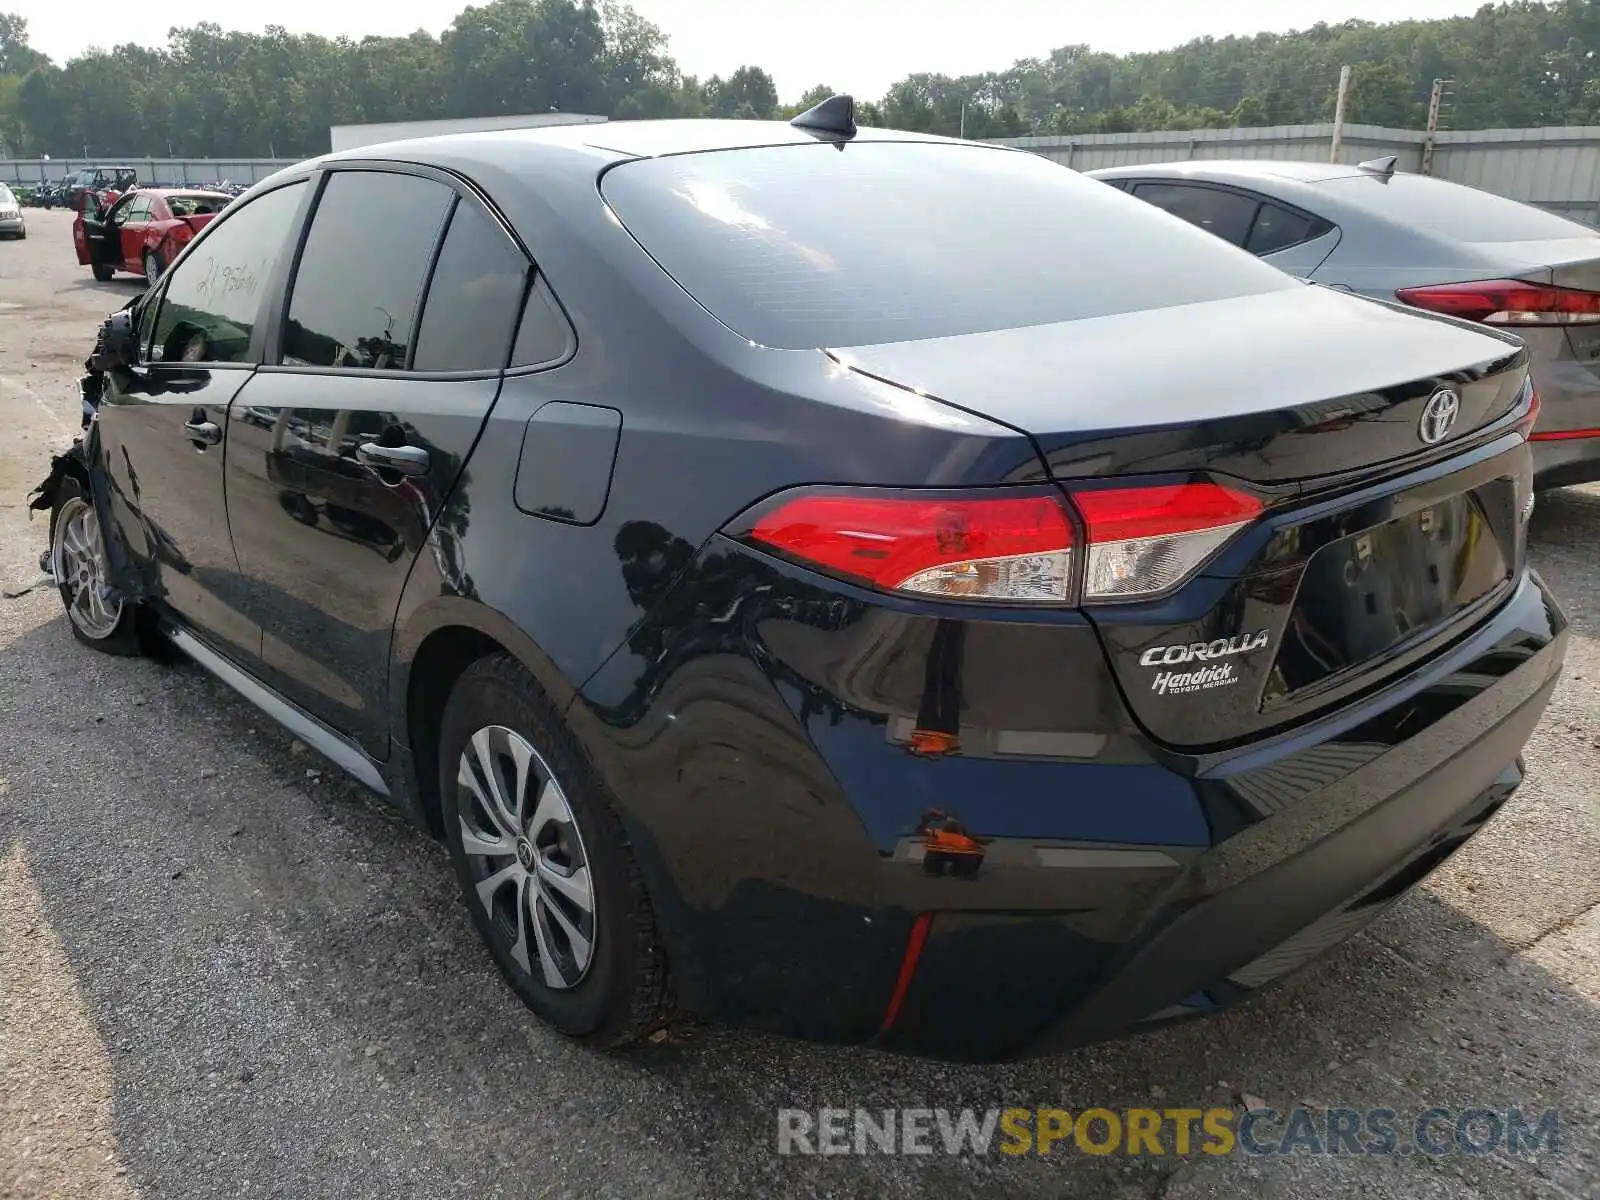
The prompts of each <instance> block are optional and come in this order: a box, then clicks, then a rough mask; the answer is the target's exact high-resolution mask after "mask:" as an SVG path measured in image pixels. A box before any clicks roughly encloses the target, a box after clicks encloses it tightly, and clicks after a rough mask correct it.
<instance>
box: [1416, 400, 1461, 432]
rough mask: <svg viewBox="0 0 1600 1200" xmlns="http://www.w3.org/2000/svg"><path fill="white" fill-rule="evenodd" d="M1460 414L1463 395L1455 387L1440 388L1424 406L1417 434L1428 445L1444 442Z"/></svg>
mask: <svg viewBox="0 0 1600 1200" xmlns="http://www.w3.org/2000/svg"><path fill="white" fill-rule="evenodd" d="M1460 415H1461V397H1460V396H1459V395H1457V394H1456V391H1455V389H1454V388H1440V389H1439V390H1438V391H1437V392H1435V393H1434V394H1433V395H1431V396H1429V397H1428V403H1427V404H1425V405H1423V407H1422V419H1421V420H1420V421H1418V422H1417V436H1418V437H1420V438H1421V439H1422V441H1423V444H1424V445H1427V446H1432V445H1434V444H1435V443H1437V442H1442V441H1444V439H1445V437H1446V435H1448V434H1449V432H1450V430H1451V428H1452V427H1453V426H1454V425H1455V423H1456V417H1458V416H1460Z"/></svg>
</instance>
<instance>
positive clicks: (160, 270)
mask: <svg viewBox="0 0 1600 1200" xmlns="http://www.w3.org/2000/svg"><path fill="white" fill-rule="evenodd" d="M166 270H167V264H166V260H165V259H163V258H162V257H161V252H160V251H159V250H146V251H145V252H144V279H145V283H147V284H149V285H151V286H152V287H153V286H154V285H155V284H157V283H159V282H160V281H161V276H162V275H164V274H166Z"/></svg>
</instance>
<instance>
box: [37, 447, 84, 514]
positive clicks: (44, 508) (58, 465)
mask: <svg viewBox="0 0 1600 1200" xmlns="http://www.w3.org/2000/svg"><path fill="white" fill-rule="evenodd" d="M68 477H71V478H73V479H76V480H78V482H79V483H81V484H83V487H84V490H85V491H87V492H90V493H91V494H93V490H94V489H93V488H92V487H91V486H90V484H89V457H88V455H87V454H86V453H85V452H84V448H83V439H82V438H75V439H73V442H72V448H71V449H70V450H63V451H62V452H61V453H60V454H57V455H56V456H55V457H54V458H52V459H51V460H50V474H49V475H47V476H45V479H44V482H43V483H41V484H39V485H38V486H37V487H35V488H34V489H33V491H31V492H29V493H28V509H29V511H30V512H49V511H50V510H51V509H53V508H55V506H56V495H57V492H58V491H59V489H60V487H61V481H62V480H64V479H67V478H68Z"/></svg>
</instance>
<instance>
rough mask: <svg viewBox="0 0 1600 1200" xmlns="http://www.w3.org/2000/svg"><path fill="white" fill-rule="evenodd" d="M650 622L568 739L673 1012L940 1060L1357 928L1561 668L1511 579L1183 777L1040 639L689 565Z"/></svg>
mask: <svg viewBox="0 0 1600 1200" xmlns="http://www.w3.org/2000/svg"><path fill="white" fill-rule="evenodd" d="M708 576H715V578H714V579H712V578H708ZM708 592H713V593H717V594H720V595H722V596H737V597H740V599H739V600H738V601H737V602H735V603H733V604H732V605H731V607H730V606H729V605H728V604H726V603H722V604H719V605H716V606H713V605H710V604H707V603H706V602H705V600H704V596H705V595H706V594H707V593H708ZM697 595H698V596H699V597H700V599H698V600H691V599H690V597H694V596H697ZM674 596H677V597H681V598H682V599H683V603H682V604H681V605H674V604H673V603H672V602H671V600H672V597H669V602H668V603H666V604H664V605H663V607H662V609H661V610H660V611H659V612H658V613H657V614H656V615H655V616H654V617H653V618H652V620H651V621H649V622H647V623H646V625H645V626H644V627H642V628H641V629H640V630H639V631H637V632H636V634H635V635H634V637H633V639H631V641H630V646H629V649H628V651H626V652H623V653H620V654H619V655H618V656H617V657H616V658H615V659H613V660H612V662H610V663H608V664H607V666H606V667H605V668H603V669H602V670H601V672H600V673H599V674H598V675H597V676H596V677H595V679H593V680H591V681H590V683H589V684H588V685H587V686H586V687H585V689H584V691H583V695H582V697H581V698H580V700H579V701H578V702H577V703H576V704H575V705H574V707H573V710H572V718H573V720H572V726H573V728H574V731H575V732H576V733H577V734H578V736H579V737H580V738H581V739H582V740H583V741H584V743H585V744H586V746H587V747H588V749H589V751H590V753H591V756H592V758H593V760H594V761H595V762H596V764H597V766H598V767H599V768H600V770H601V772H602V774H603V775H604V776H605V777H606V779H607V782H608V783H609V784H610V786H611V788H612V790H613V792H614V793H615V794H616V795H617V797H618V799H619V801H620V802H621V805H622V808H623V810H624V819H625V821H626V822H627V823H628V825H629V827H630V832H631V833H632V835H633V840H634V844H635V848H636V850H637V851H638V852H639V854H640V857H641V862H642V865H643V866H644V869H645V872H646V875H647V879H648V882H649V885H650V887H651V890H652V895H653V897H654V898H655V900H656V904H657V915H658V918H659V920H660V922H661V925H662V928H663V933H664V936H665V938H666V941H667V945H668V952H669V956H670V958H671V961H672V966H673V970H674V974H675V978H676V980H677V983H678V987H679V994H680V996H681V997H682V999H683V1001H684V1003H685V1005H686V1007H689V1008H691V1009H694V1010H697V1011H701V1012H704V1013H707V1014H708V1015H712V1016H715V1017H718V1018H721V1019H724V1020H728V1021H732V1022H736V1023H742V1024H749V1025H756V1026H761V1027H765V1028H769V1029H774V1030H778V1031H781V1032H786V1033H792V1034H798V1035H801V1036H806V1037H813V1038H822V1039H827V1040H833V1041H868V1040H871V1041H875V1042H877V1043H878V1044H880V1045H883V1046H886V1047H888V1048H892V1049H896V1050H902V1051H906V1052H910V1053H918V1054H932V1055H937V1056H940V1057H948V1058H959V1059H995V1058H1006V1057H1014V1056H1017V1055H1025V1054H1032V1053H1043V1052H1049V1051H1053V1050H1056V1049H1059V1048H1061V1047H1065V1046H1069V1045H1074V1044H1079V1043H1083V1042H1089V1041H1094V1040H1097V1039H1102V1038H1106V1037H1111V1036H1115V1035H1117V1034H1119V1033H1123V1032H1126V1031H1129V1030H1132V1029H1136V1028H1139V1027H1141V1026H1144V1025H1146V1024H1148V1023H1150V1022H1152V1021H1157V1020H1164V1019H1168V1018H1174V1017H1181V1016H1188V1015H1191V1014H1195V1013H1203V1012H1207V1011H1210V1010H1212V1009H1215V1008H1217V1007H1219V1006H1221V1005H1224V1004H1227V1003H1229V1002H1231V1001H1233V1000H1237V999H1239V998H1241V997H1242V996H1245V995H1248V994H1249V993H1250V992H1252V991H1254V990H1256V989H1258V988H1260V987H1262V986H1264V985H1266V984H1268V983H1270V982H1272V981H1273V980H1275V979H1277V978H1279V977H1281V976H1283V975H1284V974H1286V973H1288V972H1289V971H1291V970H1293V969H1294V968H1295V967H1297V966H1299V965H1300V964H1301V963H1303V962H1305V961H1308V960H1309V959H1310V958H1311V957H1313V956H1314V955H1315V954H1316V953H1317V952H1319V951H1320V950H1321V949H1323V948H1325V947H1326V946H1329V945H1332V944H1334V943H1335V942H1337V941H1338V940H1340V939H1341V938H1343V937H1345V936H1347V935H1348V934H1349V933H1351V932H1353V931H1354V930H1355V929H1357V928H1359V927H1360V926H1361V925H1363V924H1365V922H1366V921H1367V920H1370V919H1371V918H1372V917H1373V916H1375V915H1376V914H1377V913H1378V912H1381V911H1382V909H1383V907H1384V905H1385V904H1386V903H1387V902H1388V901H1390V900H1392V899H1393V898H1394V897H1395V896H1397V895H1399V894H1401V893H1403V892H1404V890H1405V889H1406V888H1408V887H1410V886H1411V885H1412V884H1414V883H1415V882H1416V881H1417V880H1419V879H1420V878H1422V876H1423V875H1425V874H1426V873H1427V871H1429V870H1431V869H1432V868H1433V867H1434V866H1436V865H1437V864H1438V863H1439V862H1441V861H1442V860H1443V858H1444V857H1446V856H1448V855H1449V854H1450V853H1451V852H1453V851H1454V850H1455V849H1457V848H1458V847H1459V846H1460V845H1461V844H1463V843H1464V841H1465V840H1466V838H1467V837H1468V836H1470V835H1471V833H1473V832H1474V831H1476V829H1478V828H1479V827H1481V825H1482V824H1483V822H1484V821H1485V820H1487V818H1488V817H1489V816H1490V815H1492V813H1493V812H1494V811H1495V810H1496V809H1497V808H1498V807H1499V806H1500V804H1502V803H1503V802H1504V800H1505V799H1506V798H1507V797H1508V796H1509V795H1510V794H1511V791H1512V790H1513V789H1514V788H1515V787H1516V785H1517V784H1518V783H1519V782H1520V779H1521V772H1520V768H1519V766H1518V760H1517V756H1518V754H1519V752H1520V750H1521V748H1522V746H1523V744H1524V742H1525V741H1526V740H1527V738H1528V736H1529V734H1530V732H1531V731H1532V729H1533V727H1534V725H1535V724H1536V723H1537V721H1538V719H1539V716H1540V714H1541V712H1542V711H1543V709H1544V706H1545V704H1546V702H1547V700H1548V698H1549V694H1550V691H1551V690H1552V688H1553V687H1554V684H1555V680H1556V677H1557V675H1558V673H1559V670H1560V664H1561V659H1562V656H1563V653H1564V650H1565V634H1564V630H1565V620H1564V618H1563V617H1562V615H1561V613H1560V610H1559V608H1558V607H1557V605H1556V604H1555V602H1554V601H1553V600H1552V599H1551V598H1550V597H1549V595H1548V593H1547V592H1546V591H1545V590H1544V588H1543V585H1542V584H1541V583H1540V582H1539V580H1538V579H1537V577H1536V576H1532V575H1528V576H1526V577H1524V579H1523V580H1522V582H1521V583H1520V585H1519V586H1518V588H1517V590H1516V591H1515V593H1514V594H1513V595H1512V597H1511V598H1510V599H1509V600H1508V601H1506V603H1505V604H1503V605H1502V606H1501V607H1500V608H1499V609H1498V610H1497V611H1496V612H1495V613H1494V614H1493V615H1492V616H1491V617H1489V618H1488V619H1486V620H1485V621H1484V622H1483V623H1482V624H1481V625H1479V626H1478V628H1476V629H1475V630H1474V631H1473V632H1472V633H1471V634H1469V635H1468V636H1466V637H1465V638H1463V639H1461V640H1460V641H1458V642H1457V643H1455V644H1454V645H1453V646H1452V647H1451V648H1450V649H1448V650H1446V651H1444V652H1443V653H1441V654H1439V655H1438V656H1436V657H1435V658H1434V659H1432V660H1431V661H1430V662H1428V663H1427V664H1426V665H1424V666H1422V667H1419V668H1418V669H1416V670H1414V671H1412V672H1410V673H1409V674H1408V675H1407V676H1406V677H1405V678H1404V679H1402V680H1399V681H1397V682H1394V683H1392V684H1390V685H1388V686H1386V687H1385V688H1384V689H1383V690H1382V691H1381V692H1380V693H1378V694H1376V695H1373V696H1371V697H1368V698H1367V699H1365V700H1363V701H1361V702H1359V703H1357V704H1353V705H1349V706H1346V707H1345V708H1343V709H1341V710H1339V711H1338V712H1336V713H1334V714H1333V715H1331V716H1329V717H1326V718H1323V719H1320V720H1318V721H1315V722H1312V723H1308V724H1305V725H1301V726H1299V727H1296V728H1294V729H1292V730H1291V731H1290V732H1288V733H1286V734H1284V735H1282V736H1279V737H1277V738H1274V739H1271V740H1269V741H1264V742H1259V743H1255V744H1252V745H1250V746H1247V747H1245V748H1243V749H1238V750H1232V751H1228V752H1226V753H1222V754H1218V755H1212V756H1206V757H1187V756H1180V755H1175V754H1172V753H1170V752H1167V751H1165V750H1162V749H1161V748H1159V747H1156V746H1154V745H1152V744H1151V743H1150V742H1149V741H1148V739H1147V738H1145V737H1144V735H1143V734H1142V733H1141V732H1140V731H1139V730H1138V728H1137V726H1136V725H1135V723H1134V722H1133V721H1132V720H1131V718H1129V716H1128V715H1127V713H1126V712H1125V711H1124V710H1123V708H1122V704H1121V700H1120V698H1119V695H1118V693H1117V690H1116V688H1115V685H1114V684H1113V683H1112V681H1111V678H1110V673H1109V671H1108V670H1107V668H1106V665H1105V660H1104V655H1103V651H1102V650H1101V648H1100V646H1099V644H1098V642H1097V640H1096V639H1095V637H1094V634H1093V631H1092V630H1090V629H1089V628H1088V627H1087V626H1086V625H1085V624H1083V623H1082V622H1081V621H1079V620H1077V619H1076V618H1074V617H1071V616H1068V615H1063V616H1062V617H1061V619H1060V620H1058V621H1054V622H1050V623H1041V622H1040V621H1038V620H1035V619H1029V620H1027V621H1023V620H1016V621H1008V620H1004V619H999V618H996V617H994V616H992V615H988V614H986V615H985V617H984V618H983V619H976V618H975V619H972V620H965V619H959V617H958V616H956V615H952V616H949V617H942V618H937V619H936V618H929V617H926V616H923V615H920V614H919V613H917V612H916V611H915V610H913V609H910V608H908V609H906V610H904V611H902V610H900V609H899V608H898V607H896V606H895V605H894V603H893V602H892V601H888V600H885V599H884V598H881V597H872V598H871V599H865V598H863V597H861V596H860V595H859V594H857V593H852V592H849V591H848V589H846V590H843V591H841V590H840V589H839V587H838V585H832V584H824V583H820V582H818V581H817V580H815V578H814V577H810V576H806V575H805V574H804V573H802V572H797V571H794V570H792V569H789V568H786V567H783V566H781V565H778V564H774V563H772V562H771V561H769V560H766V559H764V558H762V557H761V556H758V555H754V554H752V553H750V552H748V551H744V550H741V549H738V548H735V547H733V546H731V544H726V543H721V542H717V541H714V543H713V545H712V546H711V547H708V549H707V551H706V552H703V553H702V555H701V557H700V559H699V560H697V563H696V565H695V566H694V567H692V568H691V569H690V570H689V572H688V573H687V574H686V576H685V577H684V579H683V580H682V581H680V584H679V586H678V587H677V588H675V590H674ZM912 728H923V729H928V728H934V729H939V730H942V731H944V732H946V733H952V734H954V736H955V737H956V739H957V746H958V748H957V749H956V750H955V752H953V753H949V754H942V755H935V756H929V755H926V754H923V755H919V754H916V753H913V752H912V751H911V749H910V739H909V732H910V730H911V729H912ZM913 931H916V935H917V936H916V937H913V936H912V935H913ZM911 946H917V947H918V948H919V950H918V952H916V953H914V954H909V955H908V947H911Z"/></svg>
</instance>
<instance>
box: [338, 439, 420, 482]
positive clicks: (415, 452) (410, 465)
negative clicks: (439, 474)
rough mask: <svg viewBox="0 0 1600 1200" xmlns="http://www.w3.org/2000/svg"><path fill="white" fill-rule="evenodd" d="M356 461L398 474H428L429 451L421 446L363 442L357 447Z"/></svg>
mask: <svg viewBox="0 0 1600 1200" xmlns="http://www.w3.org/2000/svg"><path fill="white" fill-rule="evenodd" d="M356 461H357V462H360V463H362V464H364V465H365V466H369V467H377V468H378V469H379V470H381V471H393V472H394V473H395V474H397V475H426V474H427V473H428V452H427V451H426V450H424V449H422V448H421V447H419V446H382V445H379V444H378V443H377V442H362V443H361V445H359V446H357V447H356Z"/></svg>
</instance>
